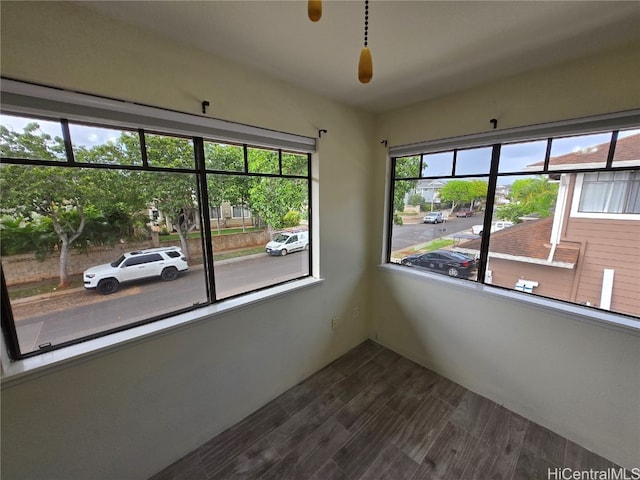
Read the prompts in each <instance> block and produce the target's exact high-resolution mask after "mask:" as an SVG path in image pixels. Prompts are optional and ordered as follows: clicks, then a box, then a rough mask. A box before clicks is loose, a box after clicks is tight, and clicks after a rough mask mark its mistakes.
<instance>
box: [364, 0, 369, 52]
mask: <svg viewBox="0 0 640 480" xmlns="http://www.w3.org/2000/svg"><path fill="white" fill-rule="evenodd" d="M368 36H369V0H364V47H365V48H367V37H368Z"/></svg>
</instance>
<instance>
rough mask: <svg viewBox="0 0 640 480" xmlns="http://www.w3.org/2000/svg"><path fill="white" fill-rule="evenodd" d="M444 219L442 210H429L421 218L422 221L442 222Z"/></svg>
mask: <svg viewBox="0 0 640 480" xmlns="http://www.w3.org/2000/svg"><path fill="white" fill-rule="evenodd" d="M442 222H444V219H443V217H442V212H429V213H427V214H426V215H425V216H424V218H423V219H422V223H442Z"/></svg>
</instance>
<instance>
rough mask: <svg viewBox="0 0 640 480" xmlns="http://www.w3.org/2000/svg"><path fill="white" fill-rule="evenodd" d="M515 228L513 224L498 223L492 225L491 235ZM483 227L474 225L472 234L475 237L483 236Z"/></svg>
mask: <svg viewBox="0 0 640 480" xmlns="http://www.w3.org/2000/svg"><path fill="white" fill-rule="evenodd" d="M511 226H513V222H496V223H494V224H493V225H491V233H493V232H497V231H499V230H504V229H505V228H508V227H511ZM483 229H484V226H483V225H474V226H473V227H471V233H473V234H474V235H482V230H483Z"/></svg>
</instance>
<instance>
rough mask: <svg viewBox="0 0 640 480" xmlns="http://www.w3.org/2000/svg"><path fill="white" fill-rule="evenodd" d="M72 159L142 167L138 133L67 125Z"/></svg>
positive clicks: (82, 161) (81, 161) (83, 161)
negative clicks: (71, 147)
mask: <svg viewBox="0 0 640 480" xmlns="http://www.w3.org/2000/svg"><path fill="white" fill-rule="evenodd" d="M69 132H70V134H71V144H72V146H73V157H74V160H75V161H76V162H78V163H106V164H110V165H142V155H141V152H140V135H139V134H138V132H132V131H126V130H113V129H110V128H102V127H94V126H87V125H75V124H72V123H70V124H69Z"/></svg>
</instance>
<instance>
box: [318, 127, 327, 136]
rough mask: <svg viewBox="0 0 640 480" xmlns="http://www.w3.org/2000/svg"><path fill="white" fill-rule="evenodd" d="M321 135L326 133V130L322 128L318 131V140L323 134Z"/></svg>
mask: <svg viewBox="0 0 640 480" xmlns="http://www.w3.org/2000/svg"><path fill="white" fill-rule="evenodd" d="M323 133H327V130H326V129H324V128H322V129H320V130H318V138H322V134H323Z"/></svg>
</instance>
